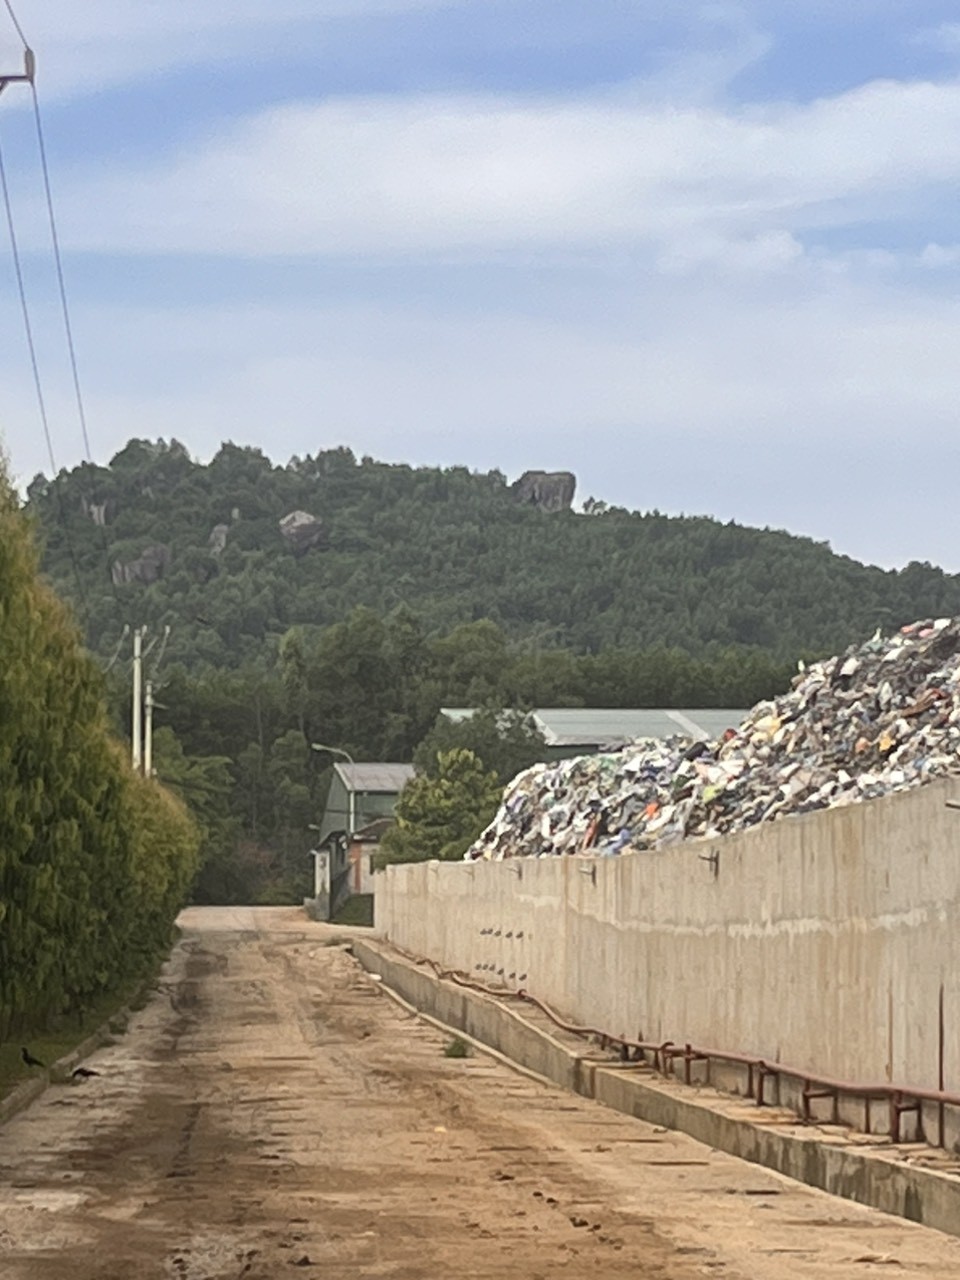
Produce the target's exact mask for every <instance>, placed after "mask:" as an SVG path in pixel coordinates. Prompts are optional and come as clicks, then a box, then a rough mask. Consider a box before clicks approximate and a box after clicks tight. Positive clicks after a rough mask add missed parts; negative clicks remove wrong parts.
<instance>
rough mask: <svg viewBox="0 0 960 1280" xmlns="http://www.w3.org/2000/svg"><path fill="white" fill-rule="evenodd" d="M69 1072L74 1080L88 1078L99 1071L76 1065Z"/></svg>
mask: <svg viewBox="0 0 960 1280" xmlns="http://www.w3.org/2000/svg"><path fill="white" fill-rule="evenodd" d="M71 1074H72V1075H73V1078H74V1080H89V1079H90V1077H91V1076H98V1075H99V1074H100V1072H99V1071H92V1070H91V1069H90V1067H77V1069H76V1070H75V1071H73V1072H72V1073H71Z"/></svg>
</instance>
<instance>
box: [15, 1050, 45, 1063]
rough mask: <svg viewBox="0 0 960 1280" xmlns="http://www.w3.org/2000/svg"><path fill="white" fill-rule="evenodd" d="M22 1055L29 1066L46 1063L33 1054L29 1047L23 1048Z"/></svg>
mask: <svg viewBox="0 0 960 1280" xmlns="http://www.w3.org/2000/svg"><path fill="white" fill-rule="evenodd" d="M20 1057H21V1058H22V1059H23V1061H24V1062H25V1063H26V1064H27V1066H28V1067H42V1066H43V1065H44V1064H43V1063H42V1062H41V1061H40V1059H39V1058H35V1057H34V1056H33V1054H32V1053H31V1052H30V1050H29V1049H21V1050H20Z"/></svg>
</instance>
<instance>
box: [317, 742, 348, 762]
mask: <svg viewBox="0 0 960 1280" xmlns="http://www.w3.org/2000/svg"><path fill="white" fill-rule="evenodd" d="M310 750H311V751H329V752H330V754H331V755H333V756H343V757H344V758H345V759H347V760H349V761H350V763H351V764H356V763H357V762H356V760H354V758H353V756H352V755H351V754H350V752H349V751H344V749H343V747H328V746H327V744H326V743H325V742H311V743H310Z"/></svg>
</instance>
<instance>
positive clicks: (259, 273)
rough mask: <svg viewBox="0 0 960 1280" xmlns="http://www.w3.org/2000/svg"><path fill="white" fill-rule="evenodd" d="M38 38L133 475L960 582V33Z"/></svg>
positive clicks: (238, 16)
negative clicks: (651, 537)
mask: <svg viewBox="0 0 960 1280" xmlns="http://www.w3.org/2000/svg"><path fill="white" fill-rule="evenodd" d="M16 8H17V12H18V15H19V17H20V21H21V23H22V25H23V27H24V29H25V30H26V33H27V35H28V38H29V39H30V41H31V43H32V44H33V46H34V48H35V50H36V52H37V57H38V64H39V69H40V70H39V79H38V84H39V92H40V99H41V104H42V107H43V111H44V118H45V124H46V131H47V139H48V147H49V153H50V159H51V163H52V168H53V180H54V188H55V195H56V199H57V208H58V214H59V219H60V231H61V237H62V242H63V246H64V250H65V261H66V268H67V278H68V284H69V287H70V294H71V302H72V311H73V321H74V325H75V330H76V337H77V345H78V350H79V355H80V360H81V372H82V376H83V384H84V390H85V395H86V400H87V409H88V416H89V422H90V435H91V440H92V447H93V451H94V455H95V457H96V458H97V460H101V461H106V460H107V459H108V458H109V457H110V456H111V455H112V454H113V453H114V452H115V451H116V450H117V449H118V448H119V447H121V446H122V444H123V443H124V442H125V440H126V439H128V438H129V437H130V436H132V435H140V436H160V435H162V436H164V437H167V438H169V437H171V436H176V437H177V438H178V439H180V440H182V441H183V442H184V443H185V444H186V445H187V446H188V447H189V448H190V449H191V450H192V451H193V452H194V453H195V454H196V455H197V456H199V457H204V458H206V457H209V456H210V454H212V453H213V452H214V451H215V450H216V448H217V447H218V445H219V443H220V441H221V440H223V439H227V438H230V439H234V440H237V441H239V442H241V443H249V444H255V445H259V446H261V447H262V448H264V449H265V450H266V451H267V452H268V453H270V455H271V456H272V457H274V458H275V459H276V460H278V461H285V460H286V459H287V458H288V457H289V456H290V455H292V454H295V453H299V454H303V453H306V452H315V451H316V450H318V449H320V448H325V447H329V446H333V445H336V444H348V445H350V446H351V447H352V448H353V449H354V450H355V451H356V452H357V454H365V453H368V454H372V455H374V456H376V457H382V458H387V459H391V460H397V461H400V460H404V461H409V462H413V463H443V464H446V463H462V464H466V465H469V466H473V467H476V468H480V469H488V468H492V467H499V468H501V469H502V470H504V471H506V472H507V473H508V474H509V475H511V476H512V475H516V474H517V473H519V472H520V471H522V470H524V469H526V468H528V467H544V468H548V469H560V468H564V469H569V470H572V471H575V472H576V473H577V476H578V478H579V496H580V498H586V497H587V496H588V495H593V496H596V497H602V498H604V499H606V500H607V501H608V502H612V503H618V504H622V505H625V506H628V507H636V508H640V509H648V508H653V507H656V508H658V509H659V510H661V511H670V512H688V513H692V512H696V513H710V514H713V515H716V516H718V517H720V518H722V519H735V520H738V521H740V522H742V523H747V524H758V525H771V526H774V527H777V528H788V529H791V530H793V531H795V532H798V533H804V534H808V535H811V536H814V537H816V538H818V539H822V540H827V541H829V542H830V543H831V544H832V545H833V546H834V547H835V548H836V549H837V550H839V551H842V552H845V553H848V554H851V555H855V556H857V557H858V558H860V559H864V560H868V561H873V562H876V563H881V564H885V565H898V564H903V563H906V562H907V561H908V560H911V559H918V560H930V561H933V562H935V563H940V564H943V565H944V566H945V567H948V568H950V569H953V570H960V536H958V535H960V515H958V511H960V505H958V503H957V500H956V495H955V487H956V485H955V477H956V475H957V473H958V470H960V432H958V429H957V428H958V417H960V355H958V353H960V226H958V212H957V205H958V201H957V193H958V188H960V20H958V12H957V8H956V4H955V3H952V4H948V3H926V2H925V0H912V2H910V3H907V2H906V0H903V2H901V0H847V3H845V4H843V5H839V4H837V3H835V2H833V3H826V0H757V2H756V3H746V4H739V5H733V4H705V5H697V4H691V3H680V0H646V2H645V3H643V4H641V3H635V2H633V0H592V3H591V4H589V5H587V4H583V3H577V4H574V3H570V2H569V0H548V2H547V0H544V2H541V0H513V2H512V3H505V2H504V0H467V2H464V3H458V2H457V0H273V3H271V4H270V5H266V4H263V3H262V0H258V2H257V3H253V0H232V3H230V4H226V3H219V2H215V0H193V2H192V3H189V4H188V3H186V2H185V0H166V2H165V3H160V2H158V0H138V3H135V4H133V3H130V0H122V2H121V0H87V3H85V4H83V5H76V4H71V5H68V4H66V3H64V2H63V0H19V3H18V4H17V5H16ZM0 14H2V10H0ZM18 61H19V53H18V49H17V43H16V40H15V36H14V32H13V30H12V27H11V26H10V25H9V24H6V20H5V18H3V17H2V16H0V69H9V70H15V69H16V68H17V64H18ZM28 106H29V98H28V95H27V94H26V93H25V92H24V91H22V90H18V89H16V88H11V89H9V90H8V91H7V92H6V93H4V94H3V95H2V97H0V138H2V141H3V145H4V153H5V156H6V161H7V167H8V172H9V176H10V180H11V186H12V189H13V196H14V203H15V210H16V215H17V225H18V229H19V232H20V237H21V241H22V243H23V247H24V250H25V254H26V267H27V277H28V284H29V288H30V297H31V302H32V304H33V308H34V316H35V323H36V327H37V333H38V340H39V346H40V354H41V359H42V370H43V376H44V385H45V388H46V391H47V395H48V399H49V402H50V407H51V411H52V424H53V436H54V447H55V451H56V455H57V462H58V464H60V465H73V464H74V463H76V462H77V461H79V460H80V458H81V457H82V453H83V448H82V439H81V434H80V430H79V427H78V424H77V420H76V414H75V412H73V411H72V409H71V405H70V397H69V392H70V383H69V370H68V367H67V362H66V355H65V351H64V349H63V343H62V338H61V336H60V331H59V329H58V327H57V312H56V292H55V281H54V277H53V274H52V264H51V259H50V253H49V245H48V242H47V240H46V239H45V238H44V221H43V209H42V205H41V203H40V198H41V187H40V182H39V174H38V170H37V162H36V150H35V146H34V141H33V137H32V133H31V127H32V119H31V116H30V114H29V111H28ZM0 246H2V251H0V385H2V386H3V387H4V388H5V391H6V394H5V395H4V397H3V401H2V402H0V408H2V417H0V430H2V433H3V437H4V440H5V443H6V448H7V450H8V452H9V454H10V457H11V463H12V467H13V470H14V472H15V474H16V475H17V476H18V477H19V478H20V479H21V480H28V479H29V478H30V476H31V475H33V474H34V473H35V472H36V471H37V470H40V469H44V470H49V467H48V464H47V459H46V450H45V447H44V445H43V442H42V436H41V432H40V428H39V423H38V418H37V411H36V407H35V405H34V403H33V400H32V398H31V385H30V380H29V372H28V364H27V358H26V353H25V350H24V346H23V337H22V333H21V329H20V322H19V318H18V313H17V310H16V306H15V296H14V289H13V278H12V275H11V272H10V267H9V255H8V254H7V253H6V251H5V239H0Z"/></svg>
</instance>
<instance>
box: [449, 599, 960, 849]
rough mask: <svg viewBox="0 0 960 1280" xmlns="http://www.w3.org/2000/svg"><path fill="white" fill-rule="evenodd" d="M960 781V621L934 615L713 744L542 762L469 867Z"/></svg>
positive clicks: (624, 844) (668, 840)
mask: <svg viewBox="0 0 960 1280" xmlns="http://www.w3.org/2000/svg"><path fill="white" fill-rule="evenodd" d="M955 772H960V619H953V618H938V619H936V620H932V619H928V620H926V621H923V622H915V623H913V624H911V625H910V626H907V627H904V628H903V629H902V630H901V631H900V632H899V633H898V634H896V635H894V636H889V637H881V635H880V633H879V632H878V633H877V634H876V635H875V636H874V637H873V639H872V640H869V641H868V642H867V643H866V644H864V645H861V646H859V647H857V646H853V647H851V648H850V649H848V650H847V651H846V652H845V653H843V654H841V655H840V656H839V657H836V658H829V659H827V660H825V661H823V662H818V663H816V664H814V665H813V666H810V667H808V668H803V667H802V666H801V669H800V671H799V674H798V675H797V676H796V677H795V679H794V680H793V684H792V687H791V689H790V692H789V693H786V694H784V695H783V696H781V697H779V698H776V699H774V700H773V701H770V702H761V703H759V704H758V705H757V706H756V707H754V708H753V710H752V711H751V712H750V714H749V715H748V716H747V718H746V720H744V722H743V724H741V725H740V726H739V727H737V728H732V727H731V728H730V729H729V730H727V732H726V733H725V734H724V735H723V737H722V738H720V739H718V740H716V741H714V742H694V743H692V744H691V743H690V742H689V740H687V739H683V738H671V739H668V740H666V741H660V740H650V739H647V740H642V741H638V742H635V743H633V744H632V745H630V746H628V747H625V748H623V749H622V750H620V751H617V752H612V753H609V754H604V755H595V756H579V757H577V758H575V759H571V760H561V761H558V762H557V763H553V764H537V765H534V766H533V768H531V769H527V770H525V771H524V772H523V773H521V774H519V775H518V776H517V777H516V778H514V779H513V781H512V782H511V783H510V785H509V786H508V787H507V788H506V791H505V792H504V797H503V802H502V804H501V807H500V810H499V812H498V814H497V816H496V818H495V819H494V820H493V822H492V823H491V824H490V825H489V826H488V827H487V828H486V830H485V831H484V832H483V833H482V834H481V835H480V836H479V837H478V839H477V840H476V842H475V843H474V844H473V845H472V847H471V848H470V849H469V850H468V851H467V853H466V855H465V857H466V859H467V860H468V861H474V860H477V859H480V858H486V859H494V860H499V859H502V858H513V857H524V856H533V857H545V856H550V855H556V854H576V853H586V854H591V855H594V856H595V855H597V854H617V853H623V852H629V851H631V850H643V849H655V848H662V847H664V846H666V845H669V844H674V843H676V842H678V841H680V840H687V839H692V838H695V837H700V836H703V837H713V836H719V835H724V834H726V833H728V832H732V831H741V830H743V829H744V828H745V827H750V826H753V825H755V824H756V823H758V822H769V821H771V820H774V819H776V818H780V817H783V816H784V815H786V814H791V813H809V812H811V811H813V810H815V809H829V808H837V807H839V806H841V805H848V804H854V803H856V802H857V801H859V800H866V799H871V798H874V797H876V796H884V795H889V794H890V793H891V792H895V791H904V790H908V789H910V788H912V787H916V786H920V785H921V784H922V783H924V782H928V781H930V780H931V779H933V778H939V777H943V776H944V775H945V774H948V773H955Z"/></svg>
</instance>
